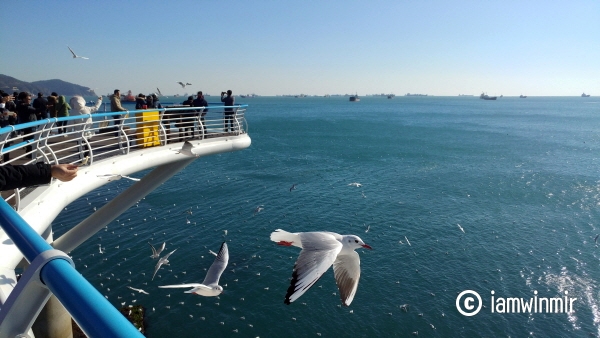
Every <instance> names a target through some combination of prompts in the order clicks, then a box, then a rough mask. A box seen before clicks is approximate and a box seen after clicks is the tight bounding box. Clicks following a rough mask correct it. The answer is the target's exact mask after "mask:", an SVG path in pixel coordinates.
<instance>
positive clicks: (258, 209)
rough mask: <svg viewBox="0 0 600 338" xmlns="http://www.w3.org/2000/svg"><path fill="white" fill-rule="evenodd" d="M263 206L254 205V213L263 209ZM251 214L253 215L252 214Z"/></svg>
mask: <svg viewBox="0 0 600 338" xmlns="http://www.w3.org/2000/svg"><path fill="white" fill-rule="evenodd" d="M264 209H265V208H263V205H262V204H261V205H259V206H257V207H256V209H254V215H256V214H258V213H259V212H261V211H263V210H264ZM254 215H253V216H254Z"/></svg>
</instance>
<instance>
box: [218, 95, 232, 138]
mask: <svg viewBox="0 0 600 338" xmlns="http://www.w3.org/2000/svg"><path fill="white" fill-rule="evenodd" d="M231 94H232V91H231V89H229V90H228V91H227V96H225V92H221V102H223V103H224V104H225V106H233V105H234V104H235V97H233V95H231ZM234 114H235V111H234V110H233V108H225V118H224V128H223V130H224V131H225V132H227V131H228V127H229V126H231V131H234V128H233V115H234Z"/></svg>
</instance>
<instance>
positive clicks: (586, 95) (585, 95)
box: [581, 93, 590, 97]
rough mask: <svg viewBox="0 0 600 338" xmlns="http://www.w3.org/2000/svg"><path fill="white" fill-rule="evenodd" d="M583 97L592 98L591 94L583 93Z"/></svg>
mask: <svg viewBox="0 0 600 338" xmlns="http://www.w3.org/2000/svg"><path fill="white" fill-rule="evenodd" d="M581 97H590V94H586V93H583V94H581Z"/></svg>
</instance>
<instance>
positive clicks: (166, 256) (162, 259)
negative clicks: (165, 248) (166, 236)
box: [152, 249, 177, 280]
mask: <svg viewBox="0 0 600 338" xmlns="http://www.w3.org/2000/svg"><path fill="white" fill-rule="evenodd" d="M175 251H177V249H175V250H173V251H171V252H169V253H168V254H166V255H165V257H163V258H161V259H159V260H158V263H156V267H154V274H153V275H152V280H154V276H156V273H157V272H158V269H160V266H161V265H163V264H164V265H169V256H171V255H172V254H173V252H175Z"/></svg>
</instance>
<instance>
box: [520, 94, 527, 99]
mask: <svg viewBox="0 0 600 338" xmlns="http://www.w3.org/2000/svg"><path fill="white" fill-rule="evenodd" d="M519 98H520V99H526V98H527V95H523V94H521V95H520V96H519Z"/></svg>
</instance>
